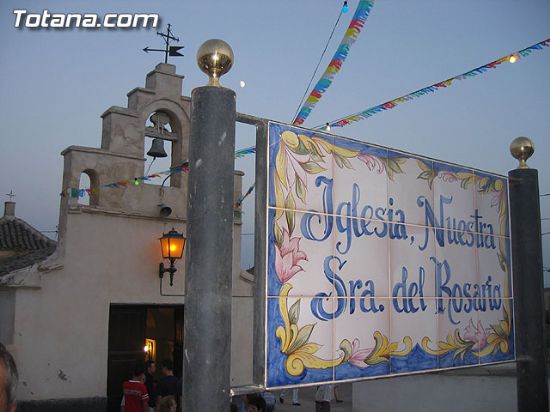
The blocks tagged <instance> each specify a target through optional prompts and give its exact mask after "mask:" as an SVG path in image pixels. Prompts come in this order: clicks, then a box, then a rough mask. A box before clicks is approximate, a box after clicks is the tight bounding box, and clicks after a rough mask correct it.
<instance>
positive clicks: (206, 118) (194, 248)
mask: <svg viewBox="0 0 550 412" xmlns="http://www.w3.org/2000/svg"><path fill="white" fill-rule="evenodd" d="M235 118H236V107H235V92H233V91H232V90H229V89H225V88H222V87H213V86H205V87H199V88H197V89H195V90H193V93H192V96H191V142H190V163H189V166H190V173H189V200H188V224H187V233H188V244H187V254H186V282H185V284H186V287H185V290H186V293H187V295H186V298H185V319H184V353H183V371H184V374H183V377H184V379H183V388H184V394H183V410H184V411H185V412H193V411H197V412H198V411H214V412H222V411H224V412H226V411H228V410H229V402H230V393H229V390H230V359H231V282H232V260H233V208H234V204H233V203H234V199H233V196H234V180H233V179H234V177H233V170H234V165H235V159H234V153H235Z"/></svg>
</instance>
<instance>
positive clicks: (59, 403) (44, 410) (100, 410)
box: [17, 397, 107, 412]
mask: <svg viewBox="0 0 550 412" xmlns="http://www.w3.org/2000/svg"><path fill="white" fill-rule="evenodd" d="M17 410H18V411H19V412H50V411H51V412H54V411H55V412H74V411H79V412H105V411H106V410H107V398H100V397H96V398H74V399H45V400H39V401H18V402H17Z"/></svg>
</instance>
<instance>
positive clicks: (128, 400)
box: [120, 364, 149, 412]
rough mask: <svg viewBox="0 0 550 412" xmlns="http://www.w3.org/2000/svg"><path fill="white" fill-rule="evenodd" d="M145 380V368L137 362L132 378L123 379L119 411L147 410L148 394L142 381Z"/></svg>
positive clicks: (145, 411)
mask: <svg viewBox="0 0 550 412" xmlns="http://www.w3.org/2000/svg"><path fill="white" fill-rule="evenodd" d="M144 381H145V368H144V367H143V364H139V365H137V366H136V367H135V369H134V375H133V376H132V379H130V380H127V381H125V382H124V383H123V384H122V393H123V397H122V403H121V404H120V411H121V412H148V411H149V405H148V401H149V394H148V393H147V387H146V386H145V384H144V383H143V382H144Z"/></svg>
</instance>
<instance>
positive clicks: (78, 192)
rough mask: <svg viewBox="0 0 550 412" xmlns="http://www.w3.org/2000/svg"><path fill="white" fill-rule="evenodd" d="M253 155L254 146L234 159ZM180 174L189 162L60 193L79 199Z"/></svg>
mask: <svg viewBox="0 0 550 412" xmlns="http://www.w3.org/2000/svg"><path fill="white" fill-rule="evenodd" d="M253 153H256V147H255V146H251V147H246V148H244V149H239V150H237V151H236V152H235V157H236V158H241V157H244V156H246V155H248V154H253ZM182 172H183V173H187V172H189V162H184V163H182V164H181V165H179V166H174V167H171V168H170V169H168V170H164V171H162V172H157V173H152V174H150V175H146V176H137V177H134V178H131V179H124V180H119V181H118V182H113V183H108V184H105V185H101V186H99V187H97V188H87V189H80V188H78V189H76V188H67V189H65V190H64V191H63V192H61V196H63V197H67V196H68V197H71V198H80V197H84V196H86V195H88V196H90V195H94V194H98V193H99V190H100V189H101V188H110V189H115V188H121V187H128V186H132V185H134V186H139V185H140V184H141V183H142V182H146V181H148V180H151V179H155V178H159V177H161V176H170V175H173V174H175V173H182ZM254 185H255V184H253V185H252V186H250V188H249V189H248V191H247V192H246V193H245V194H244V195H242V196H241V197H240V198H239V200H238V201H237V203H236V204H235V207H240V206H241V204H242V202H243V201H244V200H245V199H246V198H247V197H248V196H249V195H250V194H251V193H252V191H253V190H254Z"/></svg>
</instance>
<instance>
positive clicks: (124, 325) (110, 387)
mask: <svg viewBox="0 0 550 412" xmlns="http://www.w3.org/2000/svg"><path fill="white" fill-rule="evenodd" d="M182 352H183V305H111V307H110V311H109V355H108V365H107V404H108V411H109V412H111V411H112V412H115V411H117V412H118V411H120V402H121V400H122V383H123V382H124V381H125V380H127V379H129V378H131V377H132V373H133V370H134V365H135V364H136V363H137V362H143V363H144V362H145V361H147V360H153V361H155V362H157V363H159V364H160V362H162V361H163V360H164V359H172V360H173V361H174V375H176V376H177V377H180V378H181V375H182V365H183V358H182V356H183V355H182ZM159 366H160V365H159ZM159 373H160V367H159V368H157V374H159ZM158 378H160V375H159V376H156V379H158Z"/></svg>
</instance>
